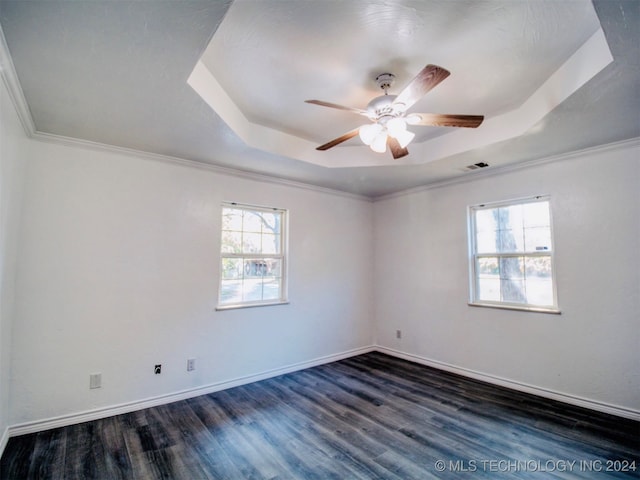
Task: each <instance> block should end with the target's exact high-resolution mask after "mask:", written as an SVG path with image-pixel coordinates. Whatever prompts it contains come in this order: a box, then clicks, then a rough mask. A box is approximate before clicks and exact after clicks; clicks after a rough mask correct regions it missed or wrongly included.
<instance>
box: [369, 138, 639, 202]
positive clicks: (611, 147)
mask: <svg viewBox="0 0 640 480" xmlns="http://www.w3.org/2000/svg"><path fill="white" fill-rule="evenodd" d="M627 148H640V137H634V138H629V139H626V140H620V141H618V142H612V143H606V144H604V145H596V146H594V147H588V148H583V149H581V150H574V151H571V152H565V153H560V154H556V155H550V156H548V157H542V158H536V159H533V160H528V161H524V162H520V163H516V164H510V165H503V166H500V167H495V168H491V169H487V170H482V171H474V172H470V173H469V175H465V176H462V177H455V178H449V179H445V180H439V181H436V182H432V183H427V184H425V185H420V186H417V187H412V188H408V189H406V190H401V191H398V192H393V193H388V194H385V195H380V196H377V197H373V198H372V199H371V200H372V201H373V202H378V201H382V200H389V199H392V198H396V197H404V196H406V195H412V194H414V193H421V192H425V191H427V190H433V189H435V188H441V187H448V186H450V185H458V184H461V183H467V182H473V181H476V180H479V179H481V178H487V177H495V176H497V175H504V174H507V173H511V172H515V171H518V170H525V169H528V168H532V167H537V166H540V165H545V164H547V163H556V162H562V161H565V160H572V159H575V158H578V157H583V156H585V155H594V154H601V153H607V152H612V151H616V150H624V149H627Z"/></svg>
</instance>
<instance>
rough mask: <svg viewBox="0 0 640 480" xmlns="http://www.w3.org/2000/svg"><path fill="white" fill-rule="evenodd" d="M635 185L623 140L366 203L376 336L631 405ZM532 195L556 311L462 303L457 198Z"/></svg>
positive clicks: (433, 355) (638, 211) (637, 246)
mask: <svg viewBox="0 0 640 480" xmlns="http://www.w3.org/2000/svg"><path fill="white" fill-rule="evenodd" d="M489 163H490V161H489ZM469 178H473V177H472V176H471V175H470V177H469ZM639 192H640V152H639V151H638V143H637V142H634V143H633V144H631V146H627V147H625V148H618V149H604V150H602V151H599V152H595V151H592V152H591V153H585V154H584V155H578V156H576V157H575V158H572V159H564V160H561V161H557V162H554V163H546V164H543V165H538V166H535V167H530V168H526V169H519V170H516V171H512V172H510V173H505V174H502V175H497V176H487V177H483V178H478V179H476V180H471V181H469V182H465V183H458V184H453V185H449V186H442V187H440V188H432V189H427V190H423V191H421V192H415V193H411V194H405V195H399V196H395V197H392V198H388V199H384V200H381V201H378V202H376V203H375V206H374V210H375V214H374V223H375V227H374V231H375V232H374V238H375V256H376V274H375V276H376V281H377V282H376V306H375V308H376V336H377V342H378V344H379V345H381V346H383V347H386V348H389V349H393V350H396V351H399V352H402V353H405V354H409V355H412V356H415V357H416V358H420V359H426V360H429V361H435V362H441V363H444V364H447V365H450V366H454V367H459V368H462V369H469V370H473V371H475V372H480V373H482V374H485V375H489V376H495V377H500V378H504V379H507V380H511V381H515V382H520V383H523V384H526V385H531V386H534V387H537V388H542V389H549V390H551V391H553V392H560V393H564V394H568V395H569V396H573V397H577V398H581V399H587V400H592V401H595V402H603V403H605V404H610V405H616V406H621V407H625V408H628V409H633V410H635V411H636V412H637V411H638V410H640V333H639V332H640V314H639V312H640V298H639V295H640V287H639V286H640V277H639V272H640V268H639V267H640V193H639ZM540 194H550V195H551V203H552V215H553V223H554V233H555V251H556V260H555V265H556V271H557V281H558V297H559V305H560V308H561V310H562V315H550V314H540V313H529V312H519V311H509V310H498V309H490V308H479V307H470V306H468V305H467V301H468V298H469V288H468V260H467V258H468V250H467V219H466V215H467V212H466V209H467V206H468V205H473V204H479V203H484V202H492V201H498V200H508V199H515V198H521V197H527V196H533V195H540ZM397 329H400V330H402V339H400V340H398V339H396V337H395V333H396V330H397Z"/></svg>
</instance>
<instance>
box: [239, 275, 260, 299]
mask: <svg viewBox="0 0 640 480" xmlns="http://www.w3.org/2000/svg"><path fill="white" fill-rule="evenodd" d="M260 300H262V277H257V278H248V277H245V279H244V282H242V301H243V302H257V301H260Z"/></svg>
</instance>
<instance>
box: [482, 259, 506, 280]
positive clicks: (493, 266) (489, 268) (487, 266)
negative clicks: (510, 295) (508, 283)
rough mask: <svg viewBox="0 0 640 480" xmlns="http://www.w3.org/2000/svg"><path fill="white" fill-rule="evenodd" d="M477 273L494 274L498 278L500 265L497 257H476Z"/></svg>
mask: <svg viewBox="0 0 640 480" xmlns="http://www.w3.org/2000/svg"><path fill="white" fill-rule="evenodd" d="M477 270H478V275H482V276H484V275H495V277H496V278H500V275H499V274H500V267H499V265H498V257H482V258H479V259H478V266H477Z"/></svg>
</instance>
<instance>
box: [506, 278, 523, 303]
mask: <svg viewBox="0 0 640 480" xmlns="http://www.w3.org/2000/svg"><path fill="white" fill-rule="evenodd" d="M500 296H501V300H502V301H503V302H510V303H527V296H526V294H525V288H524V279H510V278H502V279H501V281H500Z"/></svg>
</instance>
